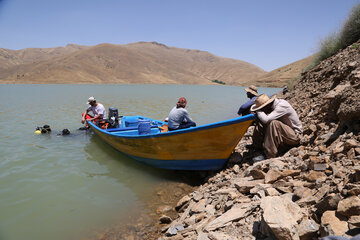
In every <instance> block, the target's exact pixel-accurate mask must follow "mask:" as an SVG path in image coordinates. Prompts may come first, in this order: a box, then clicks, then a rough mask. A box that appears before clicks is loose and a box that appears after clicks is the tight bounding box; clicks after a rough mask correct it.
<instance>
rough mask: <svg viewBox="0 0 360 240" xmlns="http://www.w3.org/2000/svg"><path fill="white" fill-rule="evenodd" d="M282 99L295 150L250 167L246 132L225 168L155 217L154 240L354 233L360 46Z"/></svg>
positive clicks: (359, 187) (310, 74) (358, 213)
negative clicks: (297, 136) (291, 118)
mask: <svg viewBox="0 0 360 240" xmlns="http://www.w3.org/2000/svg"><path fill="white" fill-rule="evenodd" d="M279 97H284V98H285V99H286V100H288V101H289V102H290V103H291V104H292V106H293V107H294V109H295V110H296V111H297V112H298V114H299V117H300V120H301V122H302V124H303V127H304V136H303V139H302V143H301V145H300V146H299V147H296V148H292V149H291V150H289V151H288V152H286V153H285V154H284V155H283V156H281V157H277V158H273V159H267V160H264V161H261V162H257V163H255V164H253V163H252V161H251V159H252V157H253V156H255V155H256V154H257V153H256V152H253V151H251V150H247V149H246V148H245V145H246V144H249V143H251V134H252V130H253V127H250V128H249V130H248V132H247V133H246V135H245V136H244V138H243V139H242V141H241V142H240V143H239V144H238V146H237V147H236V149H235V152H234V153H233V155H232V157H231V158H230V160H229V162H228V164H227V166H226V167H225V169H224V170H223V171H221V172H219V173H217V174H216V175H214V176H211V177H209V178H208V179H207V181H206V182H205V183H204V184H203V185H201V186H199V187H198V188H197V189H196V190H195V191H194V192H192V193H190V194H188V195H186V196H184V197H182V198H181V199H180V201H179V202H178V203H177V204H176V206H175V209H176V211H177V217H176V218H175V219H172V218H171V217H170V216H166V215H163V216H162V217H160V219H159V221H160V222H161V226H162V228H161V236H160V237H159V238H158V239H162V240H165V239H169V240H175V239H189V240H190V239H201V240H207V239H210V240H215V239H219V240H220V239H232V240H233V239H280V240H283V239H284V240H285V239H301V240H306V239H317V238H320V237H324V236H329V235H340V236H345V237H351V236H354V235H356V234H359V233H360V228H359V227H360V198H359V194H360V161H359V160H360V136H359V132H360V42H357V43H355V44H353V45H351V46H349V47H348V48H346V49H344V50H343V51H341V52H339V53H338V54H336V55H334V56H333V57H330V58H328V59H327V60H325V61H323V62H321V63H320V64H319V65H317V66H316V67H314V68H313V69H311V70H309V71H307V72H305V73H303V74H302V76H301V79H300V80H299V82H298V83H297V85H296V86H295V89H294V90H292V91H290V92H289V93H288V94H287V95H286V96H281V95H280V96H279Z"/></svg>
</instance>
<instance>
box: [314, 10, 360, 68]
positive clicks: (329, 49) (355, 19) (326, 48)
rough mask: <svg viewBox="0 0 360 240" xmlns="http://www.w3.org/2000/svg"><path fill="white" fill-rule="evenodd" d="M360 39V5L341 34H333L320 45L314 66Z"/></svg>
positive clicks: (348, 19) (351, 14) (351, 13)
mask: <svg viewBox="0 0 360 240" xmlns="http://www.w3.org/2000/svg"><path fill="white" fill-rule="evenodd" d="M359 39H360V3H358V4H356V5H355V6H354V7H353V8H352V10H351V12H350V15H349V17H348V18H347V20H346V21H345V23H344V25H343V27H342V29H341V30H340V32H336V33H332V34H330V35H329V36H328V37H327V38H325V39H324V40H323V41H322V42H321V43H320V51H319V52H318V54H317V57H316V58H315V59H314V63H312V65H313V66H315V65H317V64H318V63H319V62H320V61H322V60H324V59H326V58H328V57H331V56H332V55H334V54H336V53H337V52H338V51H339V50H340V49H344V48H346V47H348V46H350V45H351V44H353V43H355V42H356V41H358V40H359Z"/></svg>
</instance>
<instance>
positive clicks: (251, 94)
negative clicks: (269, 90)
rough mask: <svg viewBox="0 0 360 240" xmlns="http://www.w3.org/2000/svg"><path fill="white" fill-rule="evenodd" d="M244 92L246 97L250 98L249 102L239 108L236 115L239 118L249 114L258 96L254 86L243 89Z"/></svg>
mask: <svg viewBox="0 0 360 240" xmlns="http://www.w3.org/2000/svg"><path fill="white" fill-rule="evenodd" d="M245 91H246V95H247V97H248V98H250V100H249V101H247V102H246V103H244V104H243V105H241V107H240V108H239V111H238V114H239V115H240V116H245V115H247V114H250V107H251V106H252V105H253V104H254V102H255V99H256V98H257V96H258V91H257V87H255V86H254V85H250V86H249V87H248V88H245Z"/></svg>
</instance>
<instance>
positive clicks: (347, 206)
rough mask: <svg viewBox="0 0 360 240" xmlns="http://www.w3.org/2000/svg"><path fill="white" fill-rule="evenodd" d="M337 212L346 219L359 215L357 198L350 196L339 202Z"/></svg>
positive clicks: (359, 199) (359, 206)
mask: <svg viewBox="0 0 360 240" xmlns="http://www.w3.org/2000/svg"><path fill="white" fill-rule="evenodd" d="M337 212H338V213H340V214H342V215H344V216H347V217H350V216H353V215H360V198H359V197H358V196H352V197H349V198H346V199H344V200H341V201H340V202H339V205H338V208H337Z"/></svg>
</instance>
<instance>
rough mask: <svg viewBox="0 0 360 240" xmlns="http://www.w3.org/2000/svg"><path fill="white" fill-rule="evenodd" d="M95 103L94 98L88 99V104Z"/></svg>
mask: <svg viewBox="0 0 360 240" xmlns="http://www.w3.org/2000/svg"><path fill="white" fill-rule="evenodd" d="M95 101H96V99H95V98H94V97H89V99H88V102H87V103H88V104H89V103H91V102H95Z"/></svg>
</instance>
